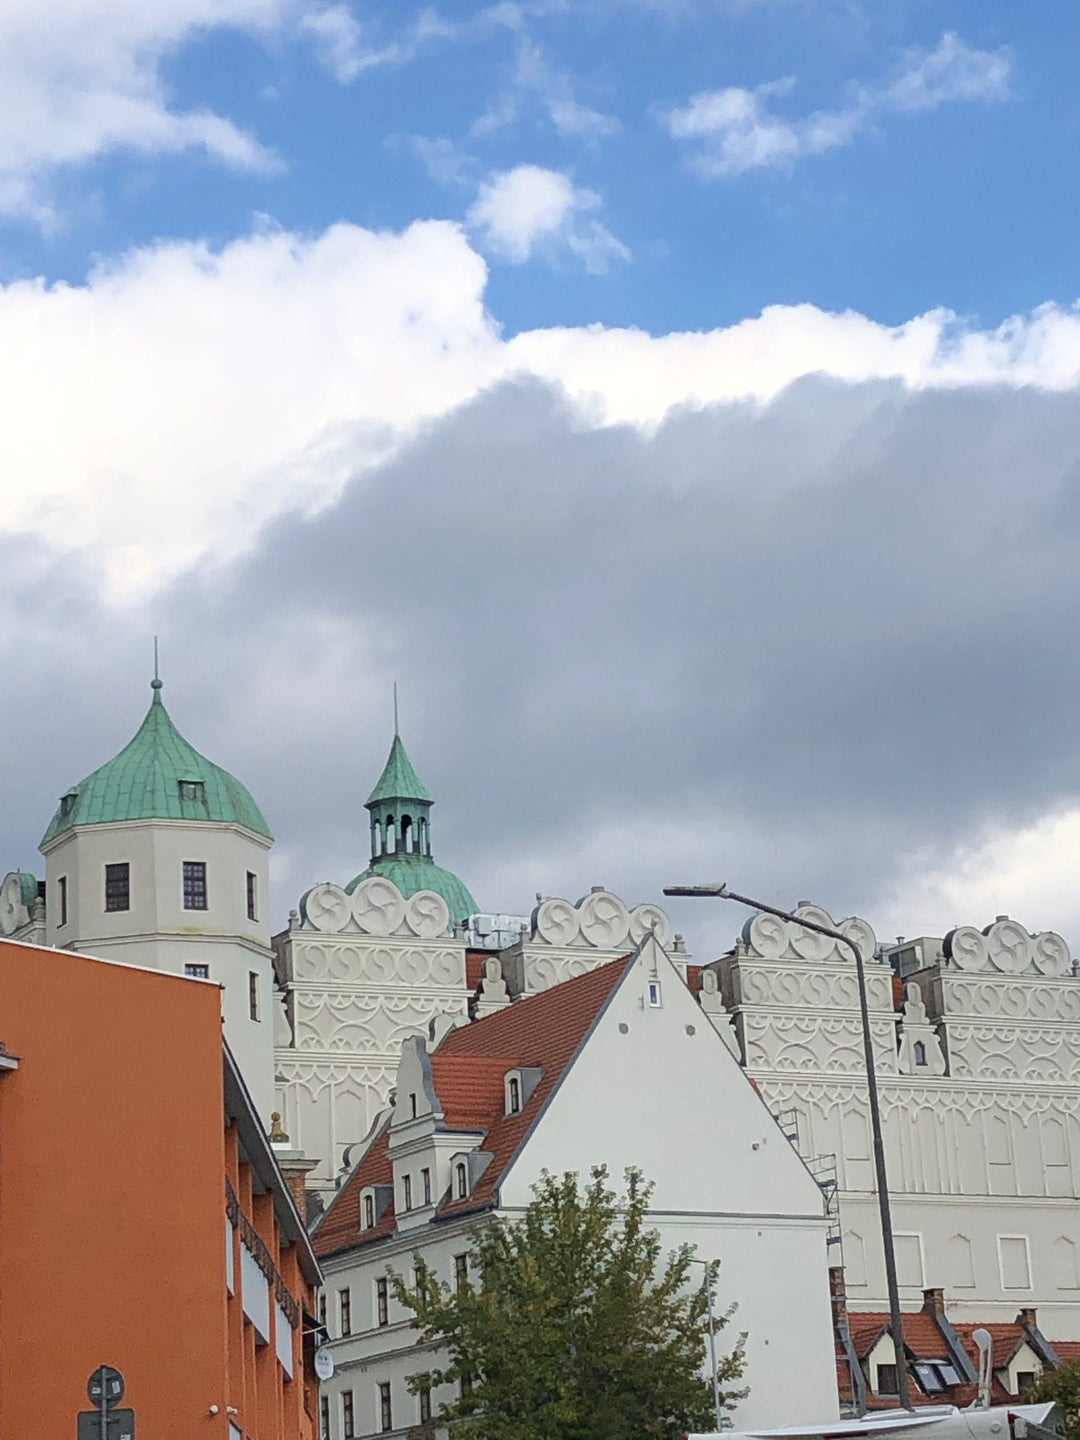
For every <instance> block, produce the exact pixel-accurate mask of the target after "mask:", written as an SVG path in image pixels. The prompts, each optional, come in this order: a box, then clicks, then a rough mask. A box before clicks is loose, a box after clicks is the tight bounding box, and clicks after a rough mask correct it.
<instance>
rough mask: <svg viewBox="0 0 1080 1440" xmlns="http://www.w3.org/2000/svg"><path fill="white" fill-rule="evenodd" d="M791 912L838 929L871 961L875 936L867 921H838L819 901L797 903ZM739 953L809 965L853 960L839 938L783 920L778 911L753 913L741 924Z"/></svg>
mask: <svg viewBox="0 0 1080 1440" xmlns="http://www.w3.org/2000/svg"><path fill="white" fill-rule="evenodd" d="M791 913H792V914H793V915H795V916H796V917H800V916H801V917H803V918H804V919H806V920H813V921H815V922H816V923H817V924H819V925H825V926H828V927H829V929H832V930H839V931H840V933H841V934H842V935H845V936H846V937H847V938H848V939H849V940H851V941H853V942H854V944H855V945H857V946H858V949H859V953H860V955H861V956H862V958H863V961H864V962H866V963H869V962H871V961H873V959H874V951H875V949H876V948H877V939H876V937H875V935H874V931H873V928H872V926H871V925H870V924H869V922H868V921H866V920H862V919H860V918H859V917H857V916H850V917H849V918H848V919H846V920H841V921H839V922H837V921H835V920H834V919H833V918H832V916H831V915H830V914H829V912H828V911H827V910H825V909H823V908H822V907H821V906H820V905H811V904H810V903H808V902H804V903H803V904H800V905H797V906H796V907H795V909H794V910H793V911H792V912H791ZM738 953H740V954H741V955H746V956H748V957H751V958H755V959H760V960H769V961H777V960H793V961H798V962H801V963H803V964H810V965H825V964H830V965H831V964H848V965H853V964H854V957H853V955H852V953H851V949H850V947H849V946H847V945H844V944H842V943H841V942H840V941H837V940H833V939H832V938H831V937H830V936H828V935H821V934H819V933H818V932H817V931H814V930H808V929H806V927H805V926H803V925H799V924H792V923H791V922H790V921H788V920H782V919H780V917H779V916H777V915H765V914H760V913H759V914H756V915H752V916H751V917H750V919H749V920H748V921H747V922H746V924H745V925H744V926H743V931H742V937H741V946H740V947H739V949H738Z"/></svg>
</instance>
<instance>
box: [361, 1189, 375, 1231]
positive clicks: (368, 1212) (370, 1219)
mask: <svg viewBox="0 0 1080 1440" xmlns="http://www.w3.org/2000/svg"><path fill="white" fill-rule="evenodd" d="M374 1228H375V1196H374V1195H365V1196H364V1229H365V1230H373V1229H374Z"/></svg>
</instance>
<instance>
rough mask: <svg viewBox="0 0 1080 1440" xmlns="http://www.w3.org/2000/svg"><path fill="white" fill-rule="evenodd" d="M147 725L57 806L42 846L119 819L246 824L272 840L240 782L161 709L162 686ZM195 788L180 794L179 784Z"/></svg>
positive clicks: (156, 689)
mask: <svg viewBox="0 0 1080 1440" xmlns="http://www.w3.org/2000/svg"><path fill="white" fill-rule="evenodd" d="M152 688H153V691H154V698H153V702H152V703H151V705H150V709H149V710H148V711H147V713H146V719H145V720H144V721H143V723H142V724H141V725H140V726H139V729H138V732H137V733H136V735H135V736H134V738H133V739H132V740H131V741H129V742H128V744H127V745H125V746H124V748H123V750H121V751H120V753H119V755H117V756H115V757H114V758H113V759H112V760H110V761H109V762H108V763H107V764H105V765H102V766H101V768H100V769H99V770H95V771H94V773H93V774H92V775H88V776H87V777H86V779H85V780H82V781H80V782H79V784H78V785H75V786H73V787H72V789H71V790H69V791H68V792H67V794H66V795H65V796H64V798H63V799H62V800H61V802H60V806H59V808H58V809H57V812H56V814H55V815H54V816H53V818H52V822H51V823H50V825H49V828H48V830H46V832H45V835H44V838H43V839H42V842H41V843H42V845H45V844H47V842H48V841H50V840H52V839H53V838H54V837H55V836H57V835H60V834H63V832H64V831H66V830H71V829H72V828H73V827H74V826H76V825H110V824H115V823H117V822H118V821H121V820H210V821H216V822H220V823H225V824H233V825H244V826H246V827H247V829H249V830H254V831H255V832H256V834H258V835H265V836H266V838H267V839H268V840H270V839H273V836H272V835H271V834H270V828H269V826H268V825H267V823H266V821H265V820H264V819H263V816H262V812H261V811H260V809H259V807H258V806H257V805H256V804H255V801H254V800H253V799H252V798H251V795H250V794H249V793H248V791H247V789H246V788H245V787H244V786H243V785H241V783H240V781H239V780H237V779H236V778H235V777H234V776H232V775H230V774H229V772H228V771H227V770H222V769H221V767H220V766H218V765H215V764H213V762H212V761H210V760H207V758H206V756H205V755H200V754H199V752H198V750H196V749H195V747H194V746H193V745H189V744H188V742H187V741H186V740H185V739H184V737H183V736H182V735H181V734H180V732H179V730H177V728H176V726H175V725H174V724H173V722H172V720H171V719H170V718H169V712H168V711H167V710H166V709H165V706H164V705H163V704H162V703H161V681H160V680H155V681H154V682H153V686H152ZM182 780H186V781H197V782H201V786H202V789H201V791H200V792H198V793H196V794H193V795H192V794H189V795H182V794H181V788H180V782H181V781H182Z"/></svg>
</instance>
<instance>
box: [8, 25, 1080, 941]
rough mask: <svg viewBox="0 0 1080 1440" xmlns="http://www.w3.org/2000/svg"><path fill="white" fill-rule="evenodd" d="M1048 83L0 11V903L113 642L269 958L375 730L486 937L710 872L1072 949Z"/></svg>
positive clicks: (112, 744) (921, 49)
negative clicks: (157, 673)
mask: <svg viewBox="0 0 1080 1440" xmlns="http://www.w3.org/2000/svg"><path fill="white" fill-rule="evenodd" d="M1078 42H1080V11H1077V10H1076V9H1075V7H1070V6H1065V5H1061V4H1060V3H1055V4H1050V3H1045V0H1027V3H1023V4H1020V3H1012V4H1006V3H995V0H980V3H976V0H934V3H930V0H891V3H881V0H874V3H870V0H866V3H860V0H573V3H570V0H565V3H563V0H486V3H485V0H475V3H472V4H466V3H464V0H456V3H446V4H443V5H441V6H439V7H428V8H417V7H415V6H412V5H410V4H405V3H394V4H393V5H391V4H389V3H381V4H379V3H375V0H153V3H152V4H151V3H147V0H52V3H50V4H49V5H47V6H45V5H42V4H41V3H40V0H6V3H4V4H3V5H2V6H0V422H2V423H0V498H2V501H3V504H2V507H0V675H3V677H4V683H3V684H2V685H0V734H3V735H4V736H5V737H6V739H7V743H8V746H9V749H10V751H11V753H14V754H17V755H18V756H19V759H20V763H19V764H18V765H17V766H12V767H9V772H8V777H7V782H6V787H5V793H4V805H3V806H2V807H0V873H2V871H3V868H4V862H5V860H6V859H7V857H10V864H12V865H15V864H21V865H24V866H25V867H27V868H30V869H33V868H34V867H35V866H39V864H40V857H38V856H37V855H36V852H35V845H36V841H37V838H38V836H39V835H40V833H41V831H42V830H43V829H44V826H45V823H46V822H47V819H48V816H49V815H50V814H51V813H52V811H53V809H54V808H55V803H56V797H57V796H58V795H60V794H62V793H63V791H64V790H65V788H66V787H68V786H70V785H71V784H72V783H73V782H75V781H76V780H77V779H78V777H79V776H81V775H84V774H86V773H88V772H89V771H90V770H92V769H93V768H94V767H95V766H96V765H98V764H100V763H101V762H102V761H103V760H104V759H105V758H107V757H108V755H109V754H111V753H114V752H115V751H116V750H117V749H118V748H119V746H120V745H121V744H123V743H124V741H125V740H126V739H127V738H128V737H129V736H130V734H131V733H132V732H133V731H134V729H135V728H136V726H137V724H138V721H139V718H140V717H141V714H142V711H143V708H144V705H145V700H146V681H147V679H148V674H149V671H148V666H149V657H150V655H151V653H152V652H151V637H152V636H153V635H154V634H158V635H160V636H161V639H162V653H163V656H164V657H165V675H166V680H167V684H168V687H169V688H168V695H169V702H170V707H171V709H172V711H173V713H174V715H175V718H176V720H177V722H178V723H179V724H180V725H181V728H182V729H183V730H184V731H185V733H186V734H188V736H189V738H190V739H191V740H192V742H193V743H195V744H196V745H198V746H199V748H201V749H203V750H204V751H205V752H206V753H208V754H210V755H211V756H212V757H213V758H214V759H215V760H218V761H219V762H220V763H222V764H225V765H226V766H228V767H229V768H230V769H233V770H234V771H236V772H237V773H238V774H240V775H241V776H242V778H243V779H244V780H245V781H246V782H247V783H248V784H249V786H250V788H251V789H252V791H253V793H254V794H255V795H256V797H257V799H258V800H259V803H260V805H261V807H262V809H263V810H264V812H265V813H266V814H267V816H268V818H269V820H270V823H271V825H272V827H273V829H274V831H275V834H276V835H277V837H278V844H277V847H276V850H275V855H274V871H273V875H274V885H275V902H274V904H275V913H276V914H277V915H278V916H279V918H282V917H283V916H284V915H285V914H286V913H287V910H288V907H289V905H290V904H292V903H294V901H295V899H296V898H297V897H298V896H299V894H300V893H301V892H302V891H303V890H304V889H305V888H306V887H307V886H308V885H309V884H310V883H311V882H312V880H313V879H327V878H335V879H339V880H344V879H348V878H349V877H350V876H352V875H354V874H356V873H357V872H358V871H359V870H360V869H362V868H363V864H364V862H365V858H366V829H365V827H364V826H363V824H358V823H357V815H358V812H359V805H358V797H361V798H362V796H363V795H366V794H367V792H368V790H369V789H370V787H371V785H372V783H373V782H374V779H375V777H376V776H377V774H378V772H379V769H380V767H381V765H382V763H383V760H384V758H385V752H386V747H387V743H388V739H389V737H388V733H387V727H388V723H389V722H388V716H389V714H390V701H389V697H390V693H391V686H392V684H393V682H394V681H398V682H400V684H401V688H402V696H403V715H405V716H406V717H407V719H406V738H407V742H408V744H409V749H410V753H411V754H412V757H413V759H414V762H415V763H416V765H417V768H418V770H419V773H420V774H421V775H422V776H423V777H424V779H425V782H426V783H427V784H428V786H429V788H430V789H431V790H432V793H434V794H435V795H436V797H437V799H438V802H439V810H438V813H437V816H436V821H437V834H438V855H439V858H440V860H441V861H445V862H447V863H450V864H451V865H452V866H453V867H454V868H456V869H458V870H459V872H460V873H461V874H462V875H463V878H465V880H466V881H467V882H468V884H469V886H470V889H471V890H472V891H473V893H474V894H475V895H477V897H478V898H479V899H480V901H481V903H482V904H483V905H484V906H485V908H490V909H493V910H504V911H508V912H514V911H517V910H527V909H528V908H529V907H530V906H531V904H532V900H533V896H534V895H535V894H536V893H537V891H542V892H544V893H560V892H561V893H565V894H568V895H571V896H575V895H579V894H582V893H584V892H585V891H586V890H587V889H588V887H589V886H590V885H592V884H599V883H602V884H605V885H608V886H610V887H611V888H612V889H614V890H615V891H616V892H617V893H620V894H622V895H624V897H625V898H627V899H628V900H630V901H633V902H636V901H639V900H653V901H655V900H657V899H658V897H659V892H660V888H661V886H662V885H663V884H664V883H665V882H668V881H670V880H672V879H675V880H680V879H686V880H694V879H699V878H709V877H710V876H712V877H716V876H721V875H722V876H726V878H728V879H729V880H731V881H732V883H733V884H737V887H738V888H739V889H741V890H743V891H744V892H745V893H753V892H754V890H755V888H756V889H757V890H758V891H759V892H761V893H762V894H766V895H772V896H775V897H776V898H778V899H785V898H786V899H787V900H795V899H798V898H802V897H810V898H813V899H815V900H817V901H820V902H821V903H822V904H824V905H825V906H826V907H827V908H828V909H829V910H830V911H832V912H833V913H835V914H837V915H842V914H850V913H852V912H853V911H854V912H861V913H864V914H866V915H868V917H869V918H870V919H871V920H872V922H873V923H874V924H875V925H876V926H877V927H878V929H879V933H884V934H889V933H896V932H899V933H906V934H921V933H936V934H943V933H944V930H945V929H946V928H948V926H949V925H950V924H953V923H977V924H980V925H982V924H985V923H986V921H987V920H988V919H989V918H991V917H992V916H993V915H994V914H995V913H1004V912H1006V911H1007V912H1008V913H1010V914H1015V915H1017V916H1018V917H1019V918H1020V919H1021V920H1023V921H1024V923H1027V924H1029V925H1030V926H1033V927H1037V926H1040V925H1042V926H1048V927H1051V928H1057V929H1060V930H1062V931H1063V933H1066V934H1067V935H1069V936H1070V938H1071V939H1072V941H1073V944H1074V947H1077V948H1080V945H1078V942H1080V900H1078V899H1077V891H1076V885H1075V876H1076V873H1077V868H1078V867H1080V735H1078V731H1077V726H1076V721H1075V716H1076V713H1077V708H1078V707H1080V665H1078V664H1077V662H1076V655H1075V637H1076V634H1077V633H1080V600H1078V599H1077V588H1076V585H1075V578H1074V577H1075V575H1076V573H1077V571H1078V569H1080V519H1078V517H1080V309H1078V308H1077V300H1078V298H1080V276H1078V274H1077V245H1076V240H1075V231H1076V222H1077V211H1078V204H1077V193H1076V191H1077V180H1076V171H1077V166H1076V161H1075V156H1076V154H1077V153H1078V148H1080V147H1078V145H1077V141H1078V139H1080V134H1078V131H1080V99H1078V92H1077V87H1076V85H1075V80H1074V69H1075V55H1076V53H1077V52H1078V49H1080V43H1078ZM677 918H678V921H679V924H680V926H682V927H684V928H686V929H687V930H688V931H689V932H690V935H691V945H692V948H694V947H695V946H697V945H698V942H697V941H695V940H694V939H693V934H694V930H693V927H694V926H696V925H700V924H701V923H702V921H701V919H700V916H695V915H690V914H685V915H682V916H679V917H677ZM711 923H713V924H714V929H715V925H716V924H721V923H722V925H723V926H724V927H726V928H725V929H724V930H723V932H722V933H719V934H717V935H716V936H715V938H716V939H717V940H718V942H719V941H721V940H722V941H723V942H724V943H727V940H729V939H730V927H731V926H732V925H733V923H734V922H732V921H730V920H723V921H722V922H721V921H715V922H711ZM698 933H699V934H700V931H699V932H698ZM702 943H704V942H702ZM708 943H711V940H710V941H709V942H708ZM699 953H700V950H699Z"/></svg>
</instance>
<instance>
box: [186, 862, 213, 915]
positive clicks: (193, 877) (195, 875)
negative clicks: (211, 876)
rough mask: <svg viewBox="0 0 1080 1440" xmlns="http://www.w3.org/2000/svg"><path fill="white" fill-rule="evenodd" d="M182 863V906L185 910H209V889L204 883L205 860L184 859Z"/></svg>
mask: <svg viewBox="0 0 1080 1440" xmlns="http://www.w3.org/2000/svg"><path fill="white" fill-rule="evenodd" d="M181 863H182V865H183V870H182V875H183V906H184V909H185V910H209V908H210V902H209V890H208V888H207V884H206V861H205V860H184V861H182V862H181Z"/></svg>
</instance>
